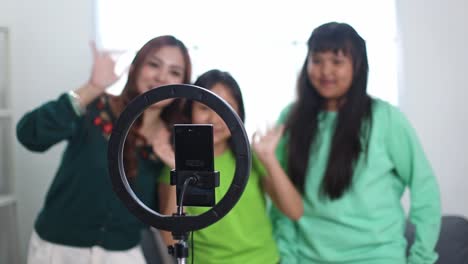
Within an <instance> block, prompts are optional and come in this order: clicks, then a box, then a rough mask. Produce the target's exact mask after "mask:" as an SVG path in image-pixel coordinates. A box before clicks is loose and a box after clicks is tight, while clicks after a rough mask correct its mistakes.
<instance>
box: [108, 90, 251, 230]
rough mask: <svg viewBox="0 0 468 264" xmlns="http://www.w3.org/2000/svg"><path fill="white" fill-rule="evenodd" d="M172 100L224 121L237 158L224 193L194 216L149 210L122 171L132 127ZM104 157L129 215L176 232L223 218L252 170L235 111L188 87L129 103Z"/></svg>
mask: <svg viewBox="0 0 468 264" xmlns="http://www.w3.org/2000/svg"><path fill="white" fill-rule="evenodd" d="M171 98H185V99H189V100H195V101H198V102H201V103H203V104H205V105H207V106H208V107H210V108H211V109H212V110H214V111H215V112H216V113H217V114H218V115H219V116H220V117H221V118H222V119H223V120H224V122H225V123H226V125H227V127H228V129H229V131H230V132H231V137H232V141H233V143H234V144H233V145H234V149H233V152H234V154H235V157H236V169H235V173H234V178H233V180H232V183H231V185H230V186H229V189H228V191H227V193H226V194H225V195H224V197H223V198H222V199H221V200H220V201H219V202H218V203H216V205H215V206H214V207H212V208H210V209H209V210H208V211H206V212H205V213H203V214H200V215H196V216H183V217H181V216H168V215H161V214H159V213H158V212H155V211H154V210H152V209H150V208H149V207H148V206H146V205H145V204H144V203H142V202H141V200H140V199H138V197H137V196H136V195H135V193H134V192H133V190H132V188H131V187H130V185H129V183H128V180H127V176H126V174H125V170H124V165H123V148H124V143H125V140H126V138H127V135H128V132H129V130H130V128H131V126H132V124H133V123H134V122H135V120H136V119H137V118H138V117H139V116H140V115H141V113H143V111H144V110H145V109H146V108H147V107H148V106H150V105H152V104H155V103H157V102H159V101H162V100H165V99H171ZM107 156H108V166H109V174H110V176H111V181H112V187H113V189H114V191H115V192H116V194H117V195H118V197H119V198H120V199H121V200H122V202H123V203H124V204H125V206H126V207H127V208H128V209H129V210H130V212H131V213H133V214H134V215H135V216H136V217H138V218H139V219H140V220H141V221H143V222H144V223H146V224H148V225H151V226H153V227H155V228H157V229H162V230H167V231H172V232H175V233H184V232H190V231H194V230H198V229H202V228H205V227H207V226H209V225H211V224H213V223H215V222H216V221H218V220H220V219H221V218H222V217H223V216H225V215H226V214H227V213H228V212H229V211H230V210H231V209H232V208H233V207H234V206H235V204H236V203H237V202H238V200H239V199H240V197H241V195H242V192H243V191H244V189H245V186H246V184H247V181H248V176H249V173H250V168H251V153H250V147H249V141H248V137H247V133H246V132H245V129H244V126H243V123H242V120H241V119H240V118H239V116H238V115H237V113H236V112H235V110H234V109H232V108H231V107H230V106H229V104H228V103H226V102H225V101H224V100H223V99H222V98H221V97H219V96H218V95H216V94H214V93H213V92H211V91H209V90H207V89H205V88H202V87H198V86H195V85H188V84H173V85H165V86H160V87H158V88H156V89H151V90H149V91H147V92H145V93H143V94H141V95H139V96H137V97H136V98H135V99H134V100H132V101H131V102H130V103H129V104H128V106H127V107H126V108H125V109H124V111H123V112H122V113H121V115H120V116H119V118H118V120H117V121H116V124H115V126H114V128H113V129H112V134H111V136H110V139H109V146H108V153H107ZM221 177H222V172H221Z"/></svg>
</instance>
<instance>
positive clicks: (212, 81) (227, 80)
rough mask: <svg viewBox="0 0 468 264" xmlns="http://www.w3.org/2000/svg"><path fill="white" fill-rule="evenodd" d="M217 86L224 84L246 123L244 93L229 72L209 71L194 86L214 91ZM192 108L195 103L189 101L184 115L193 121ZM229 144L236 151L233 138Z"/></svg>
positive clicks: (240, 116)
mask: <svg viewBox="0 0 468 264" xmlns="http://www.w3.org/2000/svg"><path fill="white" fill-rule="evenodd" d="M216 84H222V85H224V86H225V87H226V88H228V89H229V92H230V93H231V95H232V96H233V97H234V100H235V101H236V103H237V106H238V110H239V112H238V113H237V114H238V115H239V118H240V119H241V120H242V122H245V110H244V100H243V98H242V92H241V89H240V87H239V84H238V83H237V81H236V80H235V79H234V77H232V75H231V74H230V73H229V72H225V71H220V70H218V69H213V70H209V71H207V72H205V73H203V74H202V75H200V76H199V77H198V78H197V80H196V81H195V83H194V85H196V86H200V87H203V88H206V89H208V90H211V89H213V87H214V86H215V85H216ZM192 106H193V101H191V100H188V101H187V102H186V104H185V107H184V113H185V115H186V116H187V117H188V118H189V120H191V119H192ZM228 144H229V147H230V148H231V149H235V148H234V145H233V142H232V138H230V139H229V142H228Z"/></svg>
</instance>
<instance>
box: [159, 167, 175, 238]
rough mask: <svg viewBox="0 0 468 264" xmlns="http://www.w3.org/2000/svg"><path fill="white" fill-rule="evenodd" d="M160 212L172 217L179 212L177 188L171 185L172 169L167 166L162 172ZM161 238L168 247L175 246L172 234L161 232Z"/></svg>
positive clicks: (160, 180) (160, 179)
mask: <svg viewBox="0 0 468 264" xmlns="http://www.w3.org/2000/svg"><path fill="white" fill-rule="evenodd" d="M158 195H159V212H160V213H161V214H163V215H172V214H174V213H176V212H177V204H176V187H175V186H173V185H170V169H169V167H167V166H164V168H163V169H162V170H161V176H160V178H159V186H158ZM160 232H161V237H162V239H163V241H164V243H165V244H166V245H167V246H170V245H174V244H175V242H176V241H175V240H173V239H172V234H171V232H168V231H164V230H160Z"/></svg>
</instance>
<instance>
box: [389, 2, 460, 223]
mask: <svg viewBox="0 0 468 264" xmlns="http://www.w3.org/2000/svg"><path fill="white" fill-rule="evenodd" d="M467 10H468V2H467V1H464V0H448V1H446V0H429V1H427V0H416V1H415V0H413V1H407V0H398V1H397V17H398V19H399V30H400V36H401V43H402V48H403V49H402V51H403V54H402V55H403V60H402V69H403V75H402V76H401V77H402V79H401V83H402V86H401V87H400V89H401V91H400V106H401V109H402V110H403V111H404V112H405V113H406V114H407V116H408V117H409V119H410V121H411V122H412V124H413V125H414V127H415V128H416V131H417V132H418V135H419V136H420V139H421V141H422V143H423V145H424V148H425V150H426V153H427V155H428V157H429V160H430V161H431V163H432V165H433V168H434V170H435V173H436V175H437V177H438V180H439V185H440V190H441V197H442V211H443V213H445V214H462V215H464V216H468V206H467V202H468V192H467V191H466V190H467V188H468V155H467V150H468V139H467V135H468V110H467V108H466V100H467V99H468V83H467V81H466V80H467V79H466V76H467V75H468V72H467V70H468V50H467V47H468V27H467V26H466V25H468V16H467V14H468V13H467Z"/></svg>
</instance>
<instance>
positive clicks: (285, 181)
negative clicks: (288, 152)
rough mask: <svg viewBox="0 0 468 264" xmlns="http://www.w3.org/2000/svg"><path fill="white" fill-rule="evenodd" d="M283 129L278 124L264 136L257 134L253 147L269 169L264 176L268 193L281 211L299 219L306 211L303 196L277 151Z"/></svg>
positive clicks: (264, 183) (263, 180)
mask: <svg viewBox="0 0 468 264" xmlns="http://www.w3.org/2000/svg"><path fill="white" fill-rule="evenodd" d="M283 129H284V128H283V126H278V127H275V128H272V129H270V130H269V131H268V132H267V133H266V134H264V135H263V136H258V134H255V135H254V140H253V149H254V151H255V153H256V154H257V157H258V159H259V160H260V161H261V162H262V164H263V165H264V166H265V169H266V171H267V175H265V177H263V178H262V183H263V188H264V189H265V191H266V193H268V195H269V196H270V198H271V200H272V201H273V203H274V204H275V206H276V207H277V208H278V209H279V210H280V211H281V212H283V213H284V214H285V215H286V216H288V217H289V218H291V219H293V220H298V219H299V218H300V217H301V216H302V214H303V213H304V205H303V202H302V196H301V194H300V193H299V192H298V191H297V189H296V187H295V186H294V185H293V183H292V182H291V180H290V179H289V177H288V175H287V174H286V172H285V171H284V169H283V168H282V166H281V165H280V163H279V161H278V159H277V157H276V153H275V150H276V147H277V145H278V142H279V140H280V138H281V136H282V134H283Z"/></svg>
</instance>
